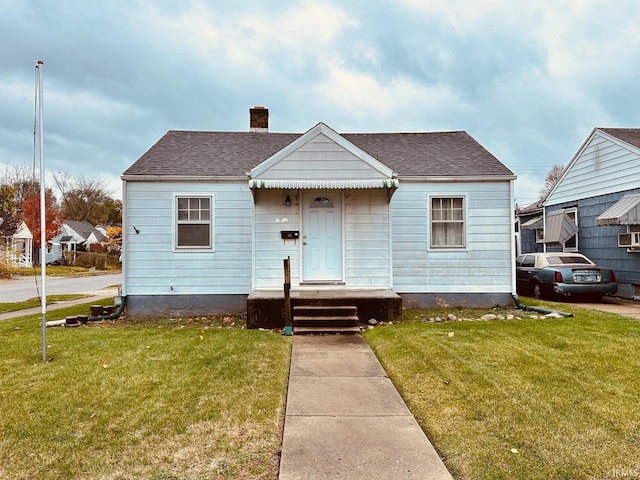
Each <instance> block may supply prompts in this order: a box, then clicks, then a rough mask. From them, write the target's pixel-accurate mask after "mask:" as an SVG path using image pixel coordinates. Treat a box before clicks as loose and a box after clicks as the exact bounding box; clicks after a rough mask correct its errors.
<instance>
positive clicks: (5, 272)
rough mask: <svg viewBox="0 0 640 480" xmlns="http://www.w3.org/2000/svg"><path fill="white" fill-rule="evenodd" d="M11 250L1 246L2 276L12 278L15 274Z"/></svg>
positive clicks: (0, 271)
mask: <svg viewBox="0 0 640 480" xmlns="http://www.w3.org/2000/svg"><path fill="white" fill-rule="evenodd" d="M13 258H14V257H13V255H12V252H11V250H9V249H3V248H0V278H11V277H13V275H14V274H15V265H14V264H13Z"/></svg>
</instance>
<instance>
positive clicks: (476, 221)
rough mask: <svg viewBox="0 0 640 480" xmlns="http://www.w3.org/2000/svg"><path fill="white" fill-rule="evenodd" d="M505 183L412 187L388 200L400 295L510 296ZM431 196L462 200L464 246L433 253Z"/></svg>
mask: <svg viewBox="0 0 640 480" xmlns="http://www.w3.org/2000/svg"><path fill="white" fill-rule="evenodd" d="M510 190H511V187H510V183H509V182H482V183H462V182H461V183H445V182H443V183H428V184H425V183H411V182H408V181H403V180H402V179H400V187H399V188H398V190H397V191H396V193H395V195H394V196H393V199H392V201H391V215H392V219H393V220H392V232H393V233H392V241H393V243H392V245H393V286H394V290H395V291H396V292H398V293H400V294H402V293H434V294H455V293H479V294H492V293H507V294H508V293H510V292H511V290H512V270H513V265H512V262H511V260H512V258H511V249H512V242H513V234H512V224H511V218H512V215H511V213H510V212H511V203H510ZM430 195H443V196H463V197H464V199H465V211H466V248H464V249H431V248H430V238H429V235H430V233H429V198H430Z"/></svg>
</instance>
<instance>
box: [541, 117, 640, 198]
mask: <svg viewBox="0 0 640 480" xmlns="http://www.w3.org/2000/svg"><path fill="white" fill-rule="evenodd" d="M638 184H640V129H637V128H594V129H593V130H592V131H591V133H590V134H589V136H588V137H587V139H586V140H585V141H584V143H583V144H582V145H581V146H580V148H579V149H578V151H577V152H576V154H575V155H574V156H573V158H572V159H571V161H570V162H569V163H568V164H567V166H566V167H565V169H564V172H563V173H562V176H561V177H560V179H559V180H558V182H557V183H556V185H555V186H554V187H553V189H552V190H551V192H549V195H548V196H547V198H546V199H545V201H544V205H545V206H549V205H558V204H560V203H565V202H571V201H576V200H580V199H583V198H590V197H595V196H599V195H606V194H610V193H616V192H621V191H626V190H631V189H634V188H637V185H638Z"/></svg>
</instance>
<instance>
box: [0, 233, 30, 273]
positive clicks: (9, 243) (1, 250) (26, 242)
mask: <svg viewBox="0 0 640 480" xmlns="http://www.w3.org/2000/svg"><path fill="white" fill-rule="evenodd" d="M0 242H1V243H0V255H3V256H4V258H5V259H6V260H7V262H8V263H10V264H11V265H14V266H16V267H31V266H33V234H32V233H31V230H29V227H27V224H26V223H24V222H20V223H19V224H18V226H17V227H16V228H15V229H13V230H11V231H7V232H5V235H4V236H2V237H0Z"/></svg>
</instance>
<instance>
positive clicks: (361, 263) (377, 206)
mask: <svg viewBox="0 0 640 480" xmlns="http://www.w3.org/2000/svg"><path fill="white" fill-rule="evenodd" d="M300 193H301V192H298V191H287V190H277V189H273V190H271V189H256V191H255V199H256V210H255V223H256V227H255V250H256V253H255V256H254V262H255V281H254V285H255V288H257V289H273V288H282V284H283V281H284V276H283V275H284V272H283V259H285V258H287V257H288V256H289V257H291V285H292V287H296V286H299V285H300V271H301V264H300V251H301V243H300V242H301V241H302V235H303V234H304V233H303V232H300V239H299V240H282V238H281V235H280V231H281V230H297V231H300V230H301V219H300V215H301V214H300V212H301V206H300V201H299V197H300ZM338 194H339V195H343V192H338ZM287 195H289V197H290V199H291V206H289V207H287V206H285V205H284V201H285V199H286V197H287ZM342 203H343V225H344V230H343V235H344V266H345V268H344V270H345V286H346V287H351V288H359V287H362V288H365V287H376V288H388V287H389V286H390V258H389V253H390V250H389V204H388V197H387V190H386V189H363V190H351V191H349V193H348V194H347V193H345V194H344V196H343V202H342Z"/></svg>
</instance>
